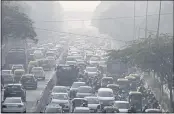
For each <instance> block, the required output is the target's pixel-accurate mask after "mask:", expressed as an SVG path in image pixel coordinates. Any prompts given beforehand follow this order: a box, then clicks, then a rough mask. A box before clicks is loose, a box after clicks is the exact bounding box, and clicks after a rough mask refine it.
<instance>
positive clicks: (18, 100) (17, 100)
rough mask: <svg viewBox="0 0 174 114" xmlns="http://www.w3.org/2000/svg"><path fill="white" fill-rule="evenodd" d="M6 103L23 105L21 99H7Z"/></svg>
mask: <svg viewBox="0 0 174 114" xmlns="http://www.w3.org/2000/svg"><path fill="white" fill-rule="evenodd" d="M4 103H21V99H6V100H5V102H4Z"/></svg>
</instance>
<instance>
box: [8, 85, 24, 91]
mask: <svg viewBox="0 0 174 114" xmlns="http://www.w3.org/2000/svg"><path fill="white" fill-rule="evenodd" d="M7 89H8V90H9V91H10V90H11V91H20V90H21V86H18V85H10V86H7Z"/></svg>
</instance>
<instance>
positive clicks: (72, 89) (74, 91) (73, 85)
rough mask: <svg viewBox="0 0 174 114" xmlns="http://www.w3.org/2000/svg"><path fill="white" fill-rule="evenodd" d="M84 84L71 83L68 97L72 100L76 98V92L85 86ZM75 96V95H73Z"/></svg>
mask: <svg viewBox="0 0 174 114" xmlns="http://www.w3.org/2000/svg"><path fill="white" fill-rule="evenodd" d="M85 85H86V83H85V82H73V84H72V86H71V88H70V97H71V98H73V97H75V96H76V93H77V90H78V88H79V87H80V86H85ZM74 94H75V95H74Z"/></svg>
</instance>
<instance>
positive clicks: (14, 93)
mask: <svg viewBox="0 0 174 114" xmlns="http://www.w3.org/2000/svg"><path fill="white" fill-rule="evenodd" d="M4 89H5V90H4V100H5V99H6V98H7V97H22V101H24V102H25V101H26V90H25V89H24V87H23V86H22V84H20V83H16V84H8V85H7V86H6V87H5V88H4Z"/></svg>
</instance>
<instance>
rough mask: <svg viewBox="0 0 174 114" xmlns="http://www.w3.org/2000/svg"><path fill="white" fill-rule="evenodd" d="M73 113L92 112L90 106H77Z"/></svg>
mask: <svg viewBox="0 0 174 114" xmlns="http://www.w3.org/2000/svg"><path fill="white" fill-rule="evenodd" d="M73 113H82V114H83V113H90V109H89V108H88V107H75V109H74V111H73Z"/></svg>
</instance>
